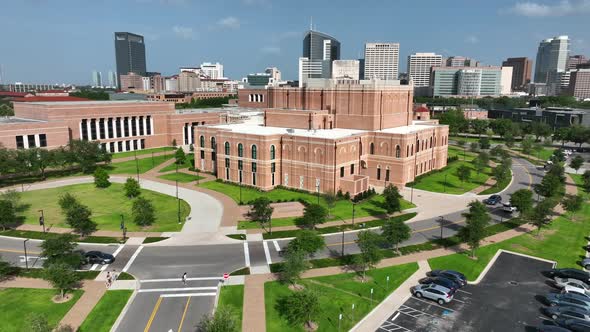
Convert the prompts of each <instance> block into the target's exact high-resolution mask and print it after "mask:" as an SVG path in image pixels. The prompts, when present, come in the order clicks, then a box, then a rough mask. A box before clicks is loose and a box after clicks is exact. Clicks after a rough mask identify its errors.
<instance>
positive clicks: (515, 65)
mask: <svg viewBox="0 0 590 332" xmlns="http://www.w3.org/2000/svg"><path fill="white" fill-rule="evenodd" d="M502 67H512V90H514V91H525V88H526V85H527V84H529V83H530V82H531V71H532V69H533V61H531V59H529V58H527V57H519V58H508V59H506V61H503V62H502Z"/></svg>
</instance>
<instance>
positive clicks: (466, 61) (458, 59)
mask: <svg viewBox="0 0 590 332" xmlns="http://www.w3.org/2000/svg"><path fill="white" fill-rule="evenodd" d="M445 63H446V65H447V67H479V61H475V60H473V59H470V58H467V57H464V56H459V55H456V56H452V57H448V58H447V59H446V60H445Z"/></svg>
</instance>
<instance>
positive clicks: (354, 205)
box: [352, 202, 356, 229]
mask: <svg viewBox="0 0 590 332" xmlns="http://www.w3.org/2000/svg"><path fill="white" fill-rule="evenodd" d="M355 208H356V203H355V202H352V228H353V229H354V212H355V210H356V209H355Z"/></svg>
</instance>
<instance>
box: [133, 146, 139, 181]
mask: <svg viewBox="0 0 590 332" xmlns="http://www.w3.org/2000/svg"><path fill="white" fill-rule="evenodd" d="M133 154H134V155H135V170H136V171H137V183H139V160H137V150H133Z"/></svg>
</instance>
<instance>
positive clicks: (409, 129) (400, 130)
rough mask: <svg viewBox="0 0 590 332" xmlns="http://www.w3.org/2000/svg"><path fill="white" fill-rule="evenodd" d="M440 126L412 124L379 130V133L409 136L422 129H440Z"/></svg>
mask: <svg viewBox="0 0 590 332" xmlns="http://www.w3.org/2000/svg"><path fill="white" fill-rule="evenodd" d="M440 126H442V125H426V124H418V125H416V124H413V125H409V126H403V127H395V128H387V129H383V130H379V131H377V132H379V133H387V134H410V133H417V132H420V131H422V130H424V129H432V128H436V127H440Z"/></svg>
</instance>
